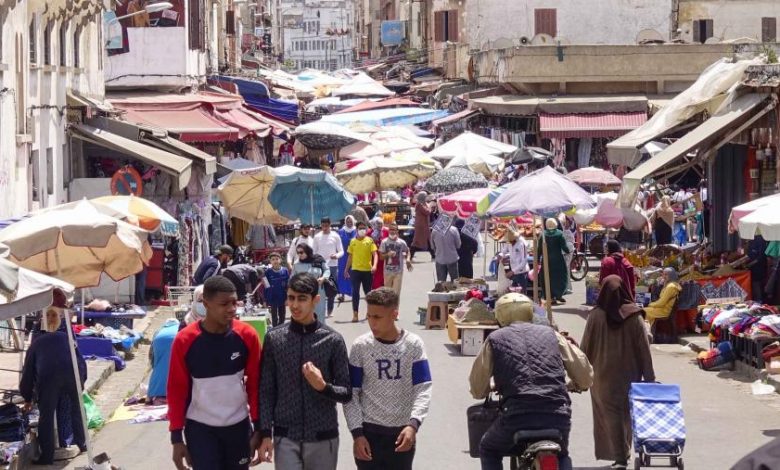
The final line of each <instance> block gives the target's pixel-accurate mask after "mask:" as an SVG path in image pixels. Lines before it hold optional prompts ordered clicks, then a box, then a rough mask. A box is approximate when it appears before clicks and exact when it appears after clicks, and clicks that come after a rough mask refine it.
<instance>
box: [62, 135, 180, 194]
mask: <svg viewBox="0 0 780 470" xmlns="http://www.w3.org/2000/svg"><path fill="white" fill-rule="evenodd" d="M70 130H71V132H72V134H73V137H76V138H78V139H81V140H84V141H86V142H91V143H93V144H96V145H100V146H101V147H105V148H108V149H111V150H113V151H115V152H119V153H123V154H125V155H129V156H131V157H133V158H137V159H138V160H141V161H142V162H144V163H146V164H148V165H152V166H154V167H157V168H159V169H160V170H161V171H162V172H164V173H167V174H169V175H171V176H173V177H174V178H175V179H176V183H177V186H178V188H179V189H184V188H185V187H186V186H187V184H189V182H190V176H191V174H192V162H191V161H190V160H188V159H186V158H183V157H180V156H178V155H174V154H172V153H170V152H166V151H164V150H160V149H158V148H155V147H151V146H149V145H145V144H142V143H140V142H137V141H135V140H130V139H126V138H124V137H121V136H118V135H116V134H112V133H111V132H108V131H105V130H103V129H98V128H96V127H92V126H88V125H86V124H76V125H73V126H71V127H70Z"/></svg>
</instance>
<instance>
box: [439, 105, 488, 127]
mask: <svg viewBox="0 0 780 470" xmlns="http://www.w3.org/2000/svg"><path fill="white" fill-rule="evenodd" d="M478 113H479V110H478V109H464V110H463V111H460V112H458V113H455V114H450V115H449V116H447V117H444V118H441V119H437V120H435V121H433V122H432V123H431V124H433V127H439V126H443V125H446V124H454V123H456V122H458V121H460V120H461V119H466V118H467V117H469V116H473V115H475V114H478Z"/></svg>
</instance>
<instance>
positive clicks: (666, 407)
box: [629, 383, 685, 470]
mask: <svg viewBox="0 0 780 470" xmlns="http://www.w3.org/2000/svg"><path fill="white" fill-rule="evenodd" d="M629 400H630V402H631V423H632V427H633V432H634V450H635V451H636V453H637V455H636V458H635V459H634V469H635V470H638V469H640V468H642V467H651V466H653V465H651V464H652V461H653V459H668V462H669V465H663V466H668V467H676V468H678V469H679V470H683V468H684V465H683V459H682V452H683V447H684V446H685V418H684V417H683V410H682V404H681V403H680V386H679V385H665V384H658V383H633V384H631V391H630V393H629Z"/></svg>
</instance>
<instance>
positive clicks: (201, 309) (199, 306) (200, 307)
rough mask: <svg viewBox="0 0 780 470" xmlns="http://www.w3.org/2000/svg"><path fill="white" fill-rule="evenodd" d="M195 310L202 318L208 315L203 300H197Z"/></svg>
mask: <svg viewBox="0 0 780 470" xmlns="http://www.w3.org/2000/svg"><path fill="white" fill-rule="evenodd" d="M193 311H194V312H195V315H197V316H198V317H200V318H205V317H206V306H205V305H203V302H195V304H194V306H193Z"/></svg>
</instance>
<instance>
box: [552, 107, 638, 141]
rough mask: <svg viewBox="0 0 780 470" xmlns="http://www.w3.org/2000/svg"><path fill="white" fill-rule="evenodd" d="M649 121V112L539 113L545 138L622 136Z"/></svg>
mask: <svg viewBox="0 0 780 470" xmlns="http://www.w3.org/2000/svg"><path fill="white" fill-rule="evenodd" d="M645 121H647V113H645V112H638V113H583V114H547V113H540V114H539V132H540V134H541V136H542V137H543V138H547V139H565V138H574V137H620V136H621V135H623V134H626V133H628V132H629V131H631V130H634V129H636V128H637V127H639V126H641V125H642V124H644V123H645Z"/></svg>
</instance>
